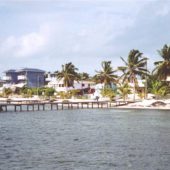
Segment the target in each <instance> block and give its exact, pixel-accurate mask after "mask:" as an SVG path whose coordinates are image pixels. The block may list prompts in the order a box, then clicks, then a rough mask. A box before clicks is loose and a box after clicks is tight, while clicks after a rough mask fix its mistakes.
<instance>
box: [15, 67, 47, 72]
mask: <svg viewBox="0 0 170 170" xmlns="http://www.w3.org/2000/svg"><path fill="white" fill-rule="evenodd" d="M22 71H28V72H39V73H45V71H44V70H40V69H36V68H22V69H19V70H17V72H22Z"/></svg>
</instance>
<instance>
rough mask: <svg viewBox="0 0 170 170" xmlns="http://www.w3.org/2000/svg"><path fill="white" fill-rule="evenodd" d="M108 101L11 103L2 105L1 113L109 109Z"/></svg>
mask: <svg viewBox="0 0 170 170" xmlns="http://www.w3.org/2000/svg"><path fill="white" fill-rule="evenodd" d="M108 107H109V103H108V102H106V101H99V102H97V101H93V102H90V101H89V102H29V103H27V102H25V103H22V102H11V103H0V112H1V111H3V112H8V111H14V112H18V111H20V112H22V111H40V110H43V111H45V110H63V109H85V108H86V109H87V108H91V109H93V108H108Z"/></svg>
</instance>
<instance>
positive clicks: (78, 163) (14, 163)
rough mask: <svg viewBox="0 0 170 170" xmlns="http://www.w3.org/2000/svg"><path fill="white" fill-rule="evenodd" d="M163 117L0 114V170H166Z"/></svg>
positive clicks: (168, 124) (168, 128) (167, 126)
mask: <svg viewBox="0 0 170 170" xmlns="http://www.w3.org/2000/svg"><path fill="white" fill-rule="evenodd" d="M169 141H170V114H169V112H166V111H161V112H160V111H146V110H145V111H142V110H140V111H123V110H122V111H121V110H113V109H108V110H107V109H106V110H63V111H48V112H23V113H2V114H0V170H24V169H35V170H53V169H57V170H89V169H90V170H169V168H170V142H169Z"/></svg>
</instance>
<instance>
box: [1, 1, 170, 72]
mask: <svg viewBox="0 0 170 170" xmlns="http://www.w3.org/2000/svg"><path fill="white" fill-rule="evenodd" d="M0 30H1V31H0V61H1V62H0V74H1V73H2V72H3V71H4V70H6V69H11V68H16V69H17V68H22V67H35V68H40V69H44V70H46V71H55V70H58V69H60V67H61V64H64V63H66V62H69V61H71V62H73V64H75V65H76V67H78V68H79V70H80V71H85V72H89V73H92V74H93V73H94V70H97V69H99V68H100V63H101V61H103V60H111V61H112V65H113V67H117V66H119V65H121V64H122V62H121V60H120V56H122V57H125V58H126V57H127V55H128V53H129V51H130V50H131V49H139V50H140V51H141V52H143V53H144V55H145V56H147V57H149V58H150V60H149V67H150V68H151V67H152V63H153V61H155V60H159V59H160V58H159V56H158V54H157V50H158V49H161V48H162V47H163V45H164V44H165V43H167V44H169V42H170V1H169V0H93V1H92V0H51V1H50V0H41V1H40V0H0Z"/></svg>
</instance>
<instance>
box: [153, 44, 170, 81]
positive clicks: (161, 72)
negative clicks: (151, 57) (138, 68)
mask: <svg viewBox="0 0 170 170" xmlns="http://www.w3.org/2000/svg"><path fill="white" fill-rule="evenodd" d="M158 53H159V55H160V56H161V57H162V58H163V61H157V62H155V63H154V65H155V66H156V67H155V69H154V70H153V73H155V74H156V75H157V77H158V79H159V80H166V78H167V76H169V75H170V46H168V45H166V44H165V45H164V46H163V48H162V49H161V50H158Z"/></svg>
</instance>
